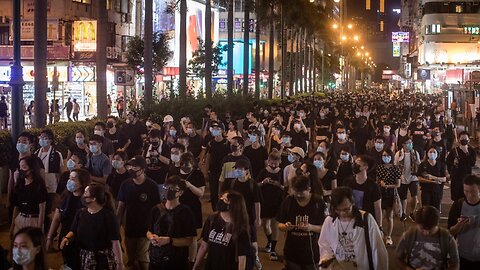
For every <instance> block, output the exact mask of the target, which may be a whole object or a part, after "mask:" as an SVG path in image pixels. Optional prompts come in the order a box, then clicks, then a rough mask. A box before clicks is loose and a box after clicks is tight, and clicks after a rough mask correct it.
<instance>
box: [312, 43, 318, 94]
mask: <svg viewBox="0 0 480 270" xmlns="http://www.w3.org/2000/svg"><path fill="white" fill-rule="evenodd" d="M315 45H316V38H315V36H313V42H312V48H313V50H312V69H311V72H312V84H313V92H317V73H316V72H315V71H316V63H315V48H316V47H317V46H315Z"/></svg>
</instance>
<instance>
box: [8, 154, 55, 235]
mask: <svg viewBox="0 0 480 270" xmlns="http://www.w3.org/2000/svg"><path fill="white" fill-rule="evenodd" d="M46 200H47V189H46V187H45V182H44V181H43V179H42V178H41V176H40V166H39V163H38V162H37V160H36V158H35V157H33V156H30V157H25V158H23V159H21V160H20V167H19V170H18V178H17V181H16V183H15V187H14V189H13V193H12V197H11V203H12V206H13V207H14V208H13V216H12V224H11V226H10V238H11V237H12V236H13V235H14V234H15V233H16V232H18V231H19V230H20V229H22V228H24V227H29V226H30V227H38V228H43V223H44V221H45V214H46V212H45V209H46V208H45V207H46Z"/></svg>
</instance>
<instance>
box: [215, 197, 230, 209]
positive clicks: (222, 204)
mask: <svg viewBox="0 0 480 270" xmlns="http://www.w3.org/2000/svg"><path fill="white" fill-rule="evenodd" d="M217 211H218V212H228V211H230V204H227V203H225V202H224V201H223V200H219V201H218V202H217Z"/></svg>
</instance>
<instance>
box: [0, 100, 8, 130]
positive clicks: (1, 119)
mask: <svg viewBox="0 0 480 270" xmlns="http://www.w3.org/2000/svg"><path fill="white" fill-rule="evenodd" d="M7 128H8V106H7V102H6V101H5V96H2V97H1V99H0V130H2V129H7Z"/></svg>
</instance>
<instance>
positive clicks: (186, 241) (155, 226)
mask: <svg viewBox="0 0 480 270" xmlns="http://www.w3.org/2000/svg"><path fill="white" fill-rule="evenodd" d="M164 188H165V190H166V191H167V201H166V202H165V206H163V205H157V206H155V207H154V208H153V209H152V211H151V214H150V222H149V226H148V231H147V234H146V235H147V238H148V240H149V241H150V252H149V255H150V265H149V269H150V270H187V269H190V266H189V264H188V247H189V246H190V245H191V244H192V243H193V242H194V241H193V240H194V237H195V236H197V233H196V231H195V218H194V216H193V213H192V211H191V210H190V208H189V207H188V206H186V205H184V204H182V203H180V200H179V198H180V197H181V196H182V194H183V192H184V191H185V190H186V188H187V187H186V182H185V181H184V180H182V179H181V178H180V177H179V176H171V177H169V178H168V179H167V180H166V181H165V186H164Z"/></svg>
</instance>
